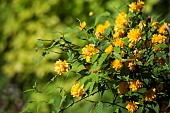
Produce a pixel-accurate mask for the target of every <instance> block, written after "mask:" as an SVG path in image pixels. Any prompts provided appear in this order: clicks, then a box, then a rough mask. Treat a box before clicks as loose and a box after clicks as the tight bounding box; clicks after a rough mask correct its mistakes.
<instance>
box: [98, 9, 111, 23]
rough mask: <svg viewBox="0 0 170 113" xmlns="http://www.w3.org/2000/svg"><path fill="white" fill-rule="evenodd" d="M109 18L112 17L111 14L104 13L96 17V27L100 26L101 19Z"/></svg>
mask: <svg viewBox="0 0 170 113" xmlns="http://www.w3.org/2000/svg"><path fill="white" fill-rule="evenodd" d="M107 16H110V13H109V12H104V13H102V14H100V15H98V16H97V17H96V20H95V26H96V25H97V24H98V22H99V21H100V19H101V17H107Z"/></svg>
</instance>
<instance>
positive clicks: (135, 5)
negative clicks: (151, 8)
mask: <svg viewBox="0 0 170 113" xmlns="http://www.w3.org/2000/svg"><path fill="white" fill-rule="evenodd" d="M143 8H144V2H142V1H139V2H137V3H136V2H132V3H131V4H130V5H129V11H131V12H141V11H142V9H143Z"/></svg>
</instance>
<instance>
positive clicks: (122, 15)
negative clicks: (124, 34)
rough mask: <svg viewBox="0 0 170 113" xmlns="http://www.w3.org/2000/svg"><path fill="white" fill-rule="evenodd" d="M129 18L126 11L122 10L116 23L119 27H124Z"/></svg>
mask: <svg viewBox="0 0 170 113" xmlns="http://www.w3.org/2000/svg"><path fill="white" fill-rule="evenodd" d="M128 20H129V19H128V18H127V14H126V13H125V12H121V13H120V14H119V15H118V16H117V17H116V20H115V23H116V24H117V25H119V28H122V27H123V26H126V25H127V21H128Z"/></svg>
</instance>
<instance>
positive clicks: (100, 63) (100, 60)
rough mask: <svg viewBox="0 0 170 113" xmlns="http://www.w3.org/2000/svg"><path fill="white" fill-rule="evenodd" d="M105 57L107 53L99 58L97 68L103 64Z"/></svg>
mask: <svg viewBox="0 0 170 113" xmlns="http://www.w3.org/2000/svg"><path fill="white" fill-rule="evenodd" d="M107 56H108V54H107V53H103V54H102V55H101V57H100V58H99V64H98V65H99V66H101V65H102V64H103V62H104V61H105V60H106V58H107Z"/></svg>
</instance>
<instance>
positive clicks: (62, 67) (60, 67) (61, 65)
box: [55, 60, 69, 75]
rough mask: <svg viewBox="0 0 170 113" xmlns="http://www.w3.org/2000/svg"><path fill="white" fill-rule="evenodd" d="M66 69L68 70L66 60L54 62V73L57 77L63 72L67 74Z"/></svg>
mask: <svg viewBox="0 0 170 113" xmlns="http://www.w3.org/2000/svg"><path fill="white" fill-rule="evenodd" d="M68 69H69V65H68V63H67V61H66V60H64V61H61V60H59V61H56V63H55V71H56V72H57V73H58V74H59V75H61V74H62V73H64V72H68Z"/></svg>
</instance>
